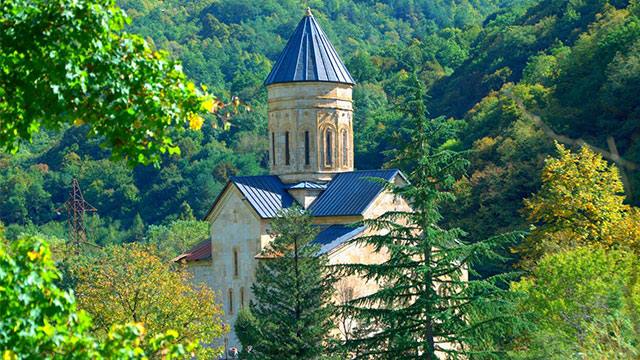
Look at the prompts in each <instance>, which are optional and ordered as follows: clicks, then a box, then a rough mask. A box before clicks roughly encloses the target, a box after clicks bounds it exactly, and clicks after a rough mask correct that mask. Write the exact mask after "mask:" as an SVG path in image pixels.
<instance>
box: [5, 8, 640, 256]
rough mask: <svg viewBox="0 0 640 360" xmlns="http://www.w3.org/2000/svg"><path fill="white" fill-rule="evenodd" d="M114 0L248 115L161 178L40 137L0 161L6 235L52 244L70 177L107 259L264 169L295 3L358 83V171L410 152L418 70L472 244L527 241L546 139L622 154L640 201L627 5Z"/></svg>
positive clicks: (636, 38)
mask: <svg viewBox="0 0 640 360" xmlns="http://www.w3.org/2000/svg"><path fill="white" fill-rule="evenodd" d="M119 3H120V5H121V6H122V7H123V8H124V9H125V10H126V12H127V14H128V15H129V16H130V18H131V20H132V21H131V24H130V25H129V26H128V31H130V32H133V33H137V34H139V35H142V36H143V37H145V38H147V39H148V40H150V41H151V42H153V44H154V45H155V46H156V47H157V48H159V49H165V50H168V51H169V52H170V54H171V55H172V56H173V57H175V58H176V59H179V60H181V61H182V62H183V65H184V69H185V72H186V73H187V75H188V76H190V77H191V78H192V79H194V80H195V81H196V82H197V83H202V84H206V85H207V86H208V87H209V91H210V92H211V93H213V94H215V95H218V96H220V97H221V98H222V99H223V100H226V101H228V100H230V99H231V97H232V96H239V97H240V98H241V99H242V100H243V101H244V102H246V103H247V104H248V105H250V107H251V109H252V111H250V112H241V113H239V114H237V115H236V116H235V117H234V118H233V120H232V121H231V127H230V129H228V131H225V129H220V128H213V127H211V126H205V127H204V128H203V129H202V131H190V132H186V133H184V134H182V135H180V137H179V138H178V139H177V141H176V143H177V144H178V145H179V147H180V149H181V155H180V156H179V157H175V156H167V157H165V158H164V159H163V163H162V166H161V167H160V168H155V167H152V166H148V167H144V166H138V167H136V168H133V169H132V168H130V167H129V166H127V165H126V164H125V163H124V162H117V161H112V160H109V155H110V154H109V151H108V150H105V149H103V148H102V147H100V146H99V144H100V141H99V139H87V138H86V136H85V135H86V131H87V129H85V128H84V127H83V126H79V127H72V128H69V129H66V130H65V131H63V132H56V133H54V132H45V133H40V134H39V135H38V136H37V137H36V138H35V139H34V141H33V143H32V144H30V145H28V146H25V147H24V148H23V149H22V150H21V151H20V152H19V153H18V154H17V155H11V156H10V155H0V190H1V191H0V221H2V222H3V223H5V225H7V235H8V236H9V237H12V236H14V237H15V236H16V235H17V234H18V233H20V232H24V231H27V232H41V233H44V234H47V235H49V236H55V237H59V238H64V237H65V236H66V235H65V229H64V221H65V218H64V216H62V215H59V214H57V213H56V211H55V210H56V209H57V208H58V207H59V206H60V205H61V204H62V203H63V202H64V200H65V199H66V196H67V192H68V188H69V185H70V183H71V179H72V178H73V177H77V178H78V179H79V181H80V184H81V187H82V189H83V190H84V194H85V198H86V200H87V201H88V202H89V203H91V204H92V205H93V206H95V207H96V208H97V209H98V212H97V215H93V216H91V217H90V219H89V225H88V226H89V227H90V237H91V239H92V240H93V241H96V242H98V243H101V244H105V243H111V242H122V241H135V240H137V239H139V238H141V237H143V236H144V232H145V228H146V227H147V226H148V225H152V224H166V223H168V222H171V221H173V220H176V219H178V218H185V217H188V216H187V215H189V216H191V214H193V215H195V216H196V217H202V216H203V215H204V214H205V213H206V211H207V210H208V208H209V206H210V205H211V202H212V201H213V199H214V198H215V196H216V194H217V193H218V192H219V191H220V190H221V188H222V186H223V185H224V183H225V181H226V180H227V178H228V177H229V176H230V175H234V174H243V175H254V174H260V173H264V172H266V171H267V170H266V168H267V162H266V147H267V145H266V141H265V140H264V139H263V135H264V133H265V132H266V89H265V88H264V86H263V85H262V82H263V80H264V78H265V77H266V76H267V74H268V72H269V71H270V69H271V65H272V63H273V62H274V61H275V58H276V57H277V55H278V54H279V52H280V51H281V49H282V48H283V47H284V44H285V43H286V41H287V39H288V36H289V35H290V34H291V32H292V31H293V29H294V28H295V25H296V24H297V22H298V21H299V20H300V18H301V17H302V15H303V13H304V8H306V6H310V7H311V8H312V9H313V12H314V15H315V16H316V18H317V19H318V21H319V22H320V24H321V25H322V27H323V29H324V30H325V32H326V33H327V35H328V36H329V38H330V39H332V41H333V44H334V45H335V46H336V48H337V49H338V51H339V53H340V54H341V55H342V57H343V60H344V61H345V63H346V64H347V66H348V68H349V69H350V71H351V72H352V74H353V76H354V78H355V79H356V81H357V82H358V84H357V85H356V87H355V89H354V101H355V107H356V113H355V124H354V126H355V132H354V133H355V138H356V139H355V140H356V159H355V163H356V167H357V168H360V169H366V168H379V167H383V166H385V164H386V162H387V161H388V160H389V159H390V155H387V154H389V153H388V152H389V151H390V150H393V149H394V148H396V147H397V144H399V143H403V142H405V141H406V139H407V135H406V131H404V130H403V125H405V122H404V121H405V119H403V117H402V116H401V115H400V112H399V111H398V108H397V105H398V104H400V103H402V102H403V99H404V98H405V96H406V94H404V93H403V87H402V86H400V83H401V82H402V81H404V80H406V79H407V78H408V74H409V73H413V72H414V73H417V74H418V76H419V78H420V80H422V81H423V82H424V83H425V85H426V86H427V89H428V94H429V99H428V104H429V111H430V114H431V115H432V116H435V115H445V116H446V117H448V118H450V121H451V122H452V124H453V126H455V128H456V129H457V136H455V137H454V138H452V139H450V141H448V142H447V146H450V147H452V148H455V149H457V150H473V151H471V152H469V153H468V154H469V155H468V156H469V159H470V160H471V167H470V169H469V172H468V175H467V176H466V177H465V178H464V179H463V180H461V181H460V182H459V183H458V184H457V191H458V193H459V201H458V205H457V206H455V207H452V208H451V209H446V210H447V211H446V214H447V216H446V218H447V219H448V221H450V222H451V223H452V224H454V225H456V226H460V227H462V228H463V229H465V230H466V231H468V232H469V237H470V238H471V239H472V240H474V239H481V238H486V237H487V236H490V235H493V234H496V233H499V232H502V231H507V230H511V229H516V228H521V227H522V226H524V219H523V217H522V216H521V215H520V213H521V209H522V207H523V203H522V199H523V198H525V197H527V196H529V195H530V194H531V193H533V192H535V191H536V190H537V189H538V188H539V186H540V185H539V181H540V180H539V178H540V177H539V174H540V170H541V169H542V166H543V160H544V158H545V157H546V156H547V155H548V154H550V153H552V152H553V149H554V147H553V141H554V140H557V139H558V137H561V138H560V140H561V141H562V140H567V139H568V140H570V141H573V143H570V144H569V145H575V144H579V143H580V141H585V142H587V143H588V144H590V145H592V146H594V147H597V148H598V149H602V150H603V151H604V152H606V153H607V154H609V159H610V160H615V159H618V158H617V157H616V156H618V155H619V157H622V159H624V161H623V162H621V161H619V162H620V164H623V165H621V167H620V169H621V174H622V176H623V180H624V181H625V191H626V192H627V195H629V198H630V199H631V201H632V202H634V203H635V202H637V201H638V199H639V196H640V195H639V194H640V190H639V189H638V187H639V186H640V176H639V175H638V172H637V167H636V166H635V165H634V164H637V163H640V145H638V142H637V138H638V136H639V135H640V128H639V127H640V121H638V117H639V116H640V103H639V102H638V99H637V94H638V93H640V88H639V85H638V84H639V83H640V82H639V81H638V80H640V22H639V21H638V16H639V15H640V6H639V5H638V4H637V2H635V1H621V0H611V1H605V0H599V1H588V2H573V1H563V0H543V1H525V0H520V1H519V0H511V1H508V0H438V1H428V0H397V1H389V2H385V3H379V2H374V1H354V0H333V1H305V2H300V1H293V0H288V1H277V2H276V1H260V2H256V1H248V0H234V1H228V0H220V1H187V2H185V1H178V0H170V1H163V2H156V1H144V0H123V1H120V2H119ZM565 142H566V141H565ZM616 154H618V155H616ZM381 155H382V156H381ZM624 164H626V165H624Z"/></svg>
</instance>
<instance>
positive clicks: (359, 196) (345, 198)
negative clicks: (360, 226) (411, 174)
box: [308, 169, 404, 216]
mask: <svg viewBox="0 0 640 360" xmlns="http://www.w3.org/2000/svg"><path fill="white" fill-rule="evenodd" d="M398 174H400V176H403V175H402V173H401V172H400V171H399V170H397V169H391V170H363V171H351V172H344V173H339V174H337V175H336V176H335V177H334V178H333V179H332V180H331V182H330V183H329V185H328V186H327V190H325V191H324V192H323V193H322V194H321V195H320V196H319V197H318V199H316V201H314V202H313V203H312V204H311V206H309V209H308V210H309V212H310V213H311V215H313V216H354V215H361V214H362V213H363V212H364V211H365V210H367V208H368V207H369V205H370V204H371V202H372V201H373V200H374V199H375V198H376V197H377V196H378V194H380V192H382V190H383V188H384V184H381V183H380V182H378V181H375V180H374V179H371V178H380V179H383V180H385V181H391V180H393V179H394V178H395V176H396V175H398ZM403 177H404V176H403Z"/></svg>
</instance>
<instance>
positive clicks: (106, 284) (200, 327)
mask: <svg viewBox="0 0 640 360" xmlns="http://www.w3.org/2000/svg"><path fill="white" fill-rule="evenodd" d="M72 272H73V274H74V276H75V277H76V279H77V285H76V292H77V296H78V303H79V306H80V308H81V309H84V310H86V311H87V312H88V313H89V314H91V315H92V317H93V318H94V322H95V330H96V331H97V333H98V334H99V335H101V336H106V335H107V334H108V330H109V329H110V328H111V326H113V324H116V323H122V322H128V321H132V322H141V323H144V324H145V327H146V329H147V331H148V332H149V334H152V335H153V334H159V333H163V332H165V331H167V329H176V328H177V329H180V337H179V340H189V341H192V342H196V343H198V344H199V345H201V346H199V347H198V348H197V353H198V356H202V357H205V358H209V357H212V356H214V355H215V354H217V353H218V352H219V351H220V349H218V348H214V347H211V346H203V345H210V344H211V343H213V341H214V340H215V339H216V338H218V337H220V336H222V333H223V328H222V321H221V319H220V314H221V310H220V307H219V306H218V305H217V304H216V302H215V298H214V294H213V291H212V290H211V289H209V288H208V287H206V286H204V285H202V286H195V287H194V286H192V285H191V284H190V280H191V279H190V275H189V274H188V273H187V271H186V269H183V268H172V267H171V265H170V264H167V263H166V262H163V261H161V260H160V258H159V257H157V256H156V255H154V254H153V250H152V248H150V247H144V246H141V245H139V244H129V245H126V246H111V247H107V248H106V249H104V251H102V252H101V253H99V254H98V255H97V256H95V257H92V258H91V259H90V261H83V262H80V263H79V264H77V265H75V266H74V267H73V269H72Z"/></svg>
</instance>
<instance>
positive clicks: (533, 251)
mask: <svg viewBox="0 0 640 360" xmlns="http://www.w3.org/2000/svg"><path fill="white" fill-rule="evenodd" d="M556 147H557V151H558V154H557V156H556V157H550V158H548V159H547V160H546V163H545V167H544V169H543V171H542V188H541V189H540V190H539V191H538V192H537V193H535V194H534V195H533V196H531V197H530V198H528V199H526V200H525V213H526V214H527V216H528V219H529V221H531V223H532V224H533V225H534V227H533V229H532V231H531V233H530V234H529V235H528V236H527V237H526V238H525V240H524V242H523V243H522V244H521V245H520V246H519V247H518V250H519V251H520V252H521V253H522V255H523V260H522V262H521V265H522V266H524V267H529V268H530V267H531V266H533V265H534V264H535V262H536V261H537V260H538V259H540V257H542V256H543V255H544V254H545V253H553V252H557V251H560V250H562V249H570V248H573V247H577V246H583V245H598V246H603V247H606V248H615V247H626V248H637V246H638V243H639V242H640V228H638V226H637V224H638V222H639V221H640V218H639V217H638V211H637V210H636V209H634V208H632V207H631V206H629V205H627V204H625V203H624V201H625V196H624V187H623V184H622V182H621V181H620V177H619V174H618V169H617V168H616V166H615V165H613V164H609V163H608V162H607V161H606V160H604V159H603V158H602V156H600V155H599V154H596V153H595V152H593V151H591V150H590V149H589V148H588V147H586V146H585V147H582V148H581V149H580V150H579V152H577V153H574V152H572V151H571V150H569V149H566V148H565V147H564V146H562V145H559V144H558V145H556Z"/></svg>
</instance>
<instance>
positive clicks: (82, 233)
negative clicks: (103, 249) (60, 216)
mask: <svg viewBox="0 0 640 360" xmlns="http://www.w3.org/2000/svg"><path fill="white" fill-rule="evenodd" d="M62 209H66V210H67V222H68V224H69V242H70V243H71V244H73V246H74V247H75V252H76V254H78V253H80V245H81V244H86V243H88V242H87V227H86V225H85V223H84V214H85V213H87V212H95V211H97V210H96V208H94V207H93V206H92V205H91V204H89V203H88V202H86V201H85V200H84V198H83V197H82V191H81V190H80V184H79V183H78V180H77V179H73V181H72V183H71V191H69V198H68V199H67V201H66V202H65V203H64V204H62V206H61V207H60V208H59V209H58V210H57V211H58V213H60V211H61V210H62Z"/></svg>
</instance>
